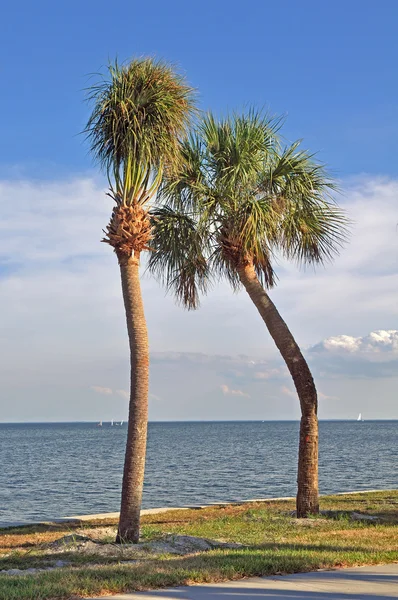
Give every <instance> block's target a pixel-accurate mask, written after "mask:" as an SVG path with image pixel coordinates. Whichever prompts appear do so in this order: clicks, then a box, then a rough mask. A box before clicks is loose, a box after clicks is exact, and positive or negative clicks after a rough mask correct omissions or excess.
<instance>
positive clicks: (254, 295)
mask: <svg viewBox="0 0 398 600" xmlns="http://www.w3.org/2000/svg"><path fill="white" fill-rule="evenodd" d="M238 273H239V278H240V281H241V282H242V284H243V285H244V287H245V289H246V291H247V293H248V294H249V296H250V298H251V300H252V301H253V303H254V304H255V306H256V307H257V310H258V312H259V313H260V315H261V317H262V318H263V321H264V323H265V325H266V326H267V328H268V331H269V332H270V334H271V337H272V339H273V340H274V342H275V344H276V346H277V348H278V350H279V352H280V353H281V355H282V358H283V359H284V361H285V363H286V366H287V368H288V369H289V371H290V374H291V376H292V378H293V382H294V385H295V387H296V390H297V394H298V397H299V400H300V407H301V422H300V442H299V458H298V476H297V484H298V485H297V501H296V507H297V517H307V516H308V515H310V514H316V513H318V512H319V499H318V417H317V412H318V399H317V392H316V388H315V383H314V380H313V377H312V375H311V371H310V370H309V367H308V365H307V362H306V360H305V358H304V356H303V355H302V353H301V350H300V348H299V346H298V345H297V343H296V341H295V339H294V337H293V335H292V334H291V332H290V330H289V328H288V327H287V325H286V323H285V322H284V320H283V319H282V317H281V315H280V314H279V312H278V310H277V308H276V306H275V305H274V303H273V302H272V300H271V298H270V297H269V296H268V294H267V292H266V290H265V289H264V288H263V286H262V285H261V283H260V281H259V279H258V277H257V275H256V272H255V269H254V266H253V264H251V263H249V264H244V265H243V266H240V267H239V268H238Z"/></svg>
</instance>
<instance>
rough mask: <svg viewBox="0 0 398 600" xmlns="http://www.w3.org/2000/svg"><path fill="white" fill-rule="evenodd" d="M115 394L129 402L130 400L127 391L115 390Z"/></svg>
mask: <svg viewBox="0 0 398 600" xmlns="http://www.w3.org/2000/svg"><path fill="white" fill-rule="evenodd" d="M116 394H117V395H118V396H120V397H121V398H125V399H126V400H129V398H130V393H129V392H128V391H127V390H116Z"/></svg>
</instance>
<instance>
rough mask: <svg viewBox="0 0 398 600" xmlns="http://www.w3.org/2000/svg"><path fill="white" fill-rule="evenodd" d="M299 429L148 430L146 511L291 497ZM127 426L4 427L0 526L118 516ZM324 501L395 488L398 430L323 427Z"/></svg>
mask: <svg viewBox="0 0 398 600" xmlns="http://www.w3.org/2000/svg"><path fill="white" fill-rule="evenodd" d="M298 432H299V424H298V423H297V422H289V421H277V422H269V421H268V422H205V423H197V422H195V423H150V424H149V433H148V455H147V465H146V477H145V488H144V499H143V506H144V507H145V508H150V507H159V506H184V505H192V504H205V503H210V502H220V501H221V502H222V501H233V500H244V499H250V498H265V497H269V498H271V497H278V496H294V495H295V492H296V463H297V445H298ZM126 433H127V425H126V424H124V425H123V427H118V426H114V427H111V426H110V424H108V423H104V425H103V427H97V426H96V424H95V423H57V424H0V525H1V524H7V523H9V522H14V521H19V522H29V521H36V520H41V519H51V518H56V517H64V516H68V515H76V514H89V513H99V512H111V511H117V510H118V509H119V502H120V489H121V478H122V470H123V459H124V449H125V442H126ZM319 478H320V492H321V493H324V494H325V493H332V492H343V491H350V490H366V489H385V488H398V421H365V422H363V423H357V422H353V421H350V422H348V421H334V422H333V421H329V422H328V421H323V422H320V456H319Z"/></svg>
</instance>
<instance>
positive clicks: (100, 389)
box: [90, 385, 113, 396]
mask: <svg viewBox="0 0 398 600" xmlns="http://www.w3.org/2000/svg"><path fill="white" fill-rule="evenodd" d="M90 390H93V392H97V394H103V395H104V396H111V395H112V394H113V391H112V389H111V388H109V387H101V386H100V385H91V386H90Z"/></svg>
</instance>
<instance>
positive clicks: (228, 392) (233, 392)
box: [220, 383, 250, 398]
mask: <svg viewBox="0 0 398 600" xmlns="http://www.w3.org/2000/svg"><path fill="white" fill-rule="evenodd" d="M220 389H221V391H222V393H223V394H224V395H225V396H242V397H244V398H250V395H249V394H246V392H243V391H242V390H233V389H231V388H230V387H228V386H227V385H226V384H225V383H223V384H222V385H220Z"/></svg>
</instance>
